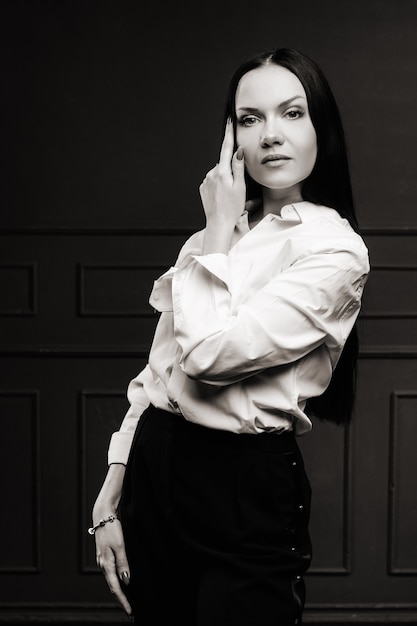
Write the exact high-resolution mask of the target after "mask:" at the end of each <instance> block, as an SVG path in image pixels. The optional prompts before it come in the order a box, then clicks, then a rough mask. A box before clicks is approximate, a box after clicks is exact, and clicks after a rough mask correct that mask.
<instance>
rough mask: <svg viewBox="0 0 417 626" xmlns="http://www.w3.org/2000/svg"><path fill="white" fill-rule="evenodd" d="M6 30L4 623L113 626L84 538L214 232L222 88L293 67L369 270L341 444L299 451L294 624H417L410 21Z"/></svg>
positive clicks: (171, 20) (69, 5)
mask: <svg viewBox="0 0 417 626" xmlns="http://www.w3.org/2000/svg"><path fill="white" fill-rule="evenodd" d="M0 27H1V31H0V34H1V36H0V46H1V64H2V71H1V83H2V90H1V91H2V94H1V106H2V111H1V121H2V131H1V141H0V145H1V153H2V157H3V158H2V175H1V196H0V197H1V214H0V367H1V378H0V424H1V431H0V433H1V436H0V476H1V480H2V497H3V498H2V499H3V505H2V507H3V514H1V515H0V520H1V521H0V525H1V534H0V536H1V537H2V540H3V542H2V543H3V545H2V548H1V549H0V582H1V584H0V623H2V624H9V623H16V622H28V621H29V622H37V623H38V624H40V623H49V624H51V623H59V624H61V623H63V622H66V623H68V622H73V623H87V622H89V623H90V622H95V623H98V622H102V623H112V624H116V623H119V622H121V621H123V615H122V612H121V610H120V609H119V608H118V607H116V606H115V605H114V603H112V597H111V596H110V595H109V593H108V591H107V588H106V586H105V583H104V580H103V579H102V577H101V574H100V573H99V572H98V571H97V569H96V566H95V560H94V544H93V540H92V539H91V537H89V536H88V535H87V533H86V528H87V526H88V525H90V521H91V520H90V511H91V507H92V504H93V501H94V499H95V496H96V494H97V490H98V488H99V486H100V483H101V481H102V479H103V477H104V473H105V470H106V449H107V445H108V440H109V437H110V434H111V432H112V431H113V430H115V429H117V428H118V426H119V424H120V421H121V419H122V417H123V415H124V412H125V410H126V407H127V402H126V397H125V391H126V386H127V383H128V381H129V380H130V378H132V377H133V376H134V375H136V373H137V372H138V371H139V369H141V367H142V366H143V365H144V363H145V360H146V356H147V351H148V348H149V343H150V340H151V338H152V333H153V329H154V326H155V323H156V317H155V315H154V313H153V312H152V309H151V308H150V307H149V306H148V302H147V300H148V295H149V292H150V289H151V285H152V281H153V280H154V279H155V278H156V277H157V276H158V275H159V274H161V273H162V271H164V270H165V269H166V268H167V267H169V265H171V264H172V263H173V261H174V260H175V258H176V254H177V251H178V249H179V246H180V245H181V244H182V243H183V241H184V240H185V238H186V237H187V236H188V235H189V234H191V232H193V231H194V230H196V229H197V228H200V227H202V226H203V223H204V221H203V211H202V208H201V203H200V199H199V194H198V187H199V184H200V182H201V180H202V179H203V178H204V175H205V174H206V172H207V171H208V169H210V168H211V167H212V166H213V165H214V163H215V162H216V161H217V158H218V151H219V147H220V142H221V136H222V128H221V122H222V117H223V105H224V97H225V91H226V87H227V84H228V80H229V77H230V75H231V73H232V71H233V69H234V68H235V66H236V65H237V64H238V63H239V62H240V61H241V60H242V58H243V57H245V56H247V55H249V54H252V53H254V52H256V51H258V50H261V49H265V48H275V47H283V46H287V47H295V48H298V49H299V50H301V51H302V52H304V53H306V54H308V55H309V56H311V57H312V58H313V59H314V60H315V61H317V62H318V63H319V65H321V67H322V69H323V70H324V72H325V74H326V75H327V77H328V79H329V81H330V84H331V86H332V88H333V91H334V93H335V96H336V98H337V100H338V102H339V105H340V109H341V113H342V117H343V120H344V124H345V130H346V135H347V140H348V144H349V147H350V160H351V168H352V178H353V184H354V190H355V197H356V201H357V212H358V216H359V221H360V225H361V227H362V229H363V234H364V238H365V241H366V243H367V245H368V247H369V250H370V256H371V265H372V272H371V277H370V279H369V282H368V286H367V288H366V292H365V298H364V306H363V311H362V313H361V316H360V336H361V355H360V372H359V374H360V375H359V389H358V402H357V409H356V413H355V419H354V422H353V424H352V426H351V427H350V428H346V429H341V428H335V427H332V426H324V425H321V424H315V426H314V429H313V432H312V433H311V434H309V435H308V437H305V438H303V439H302V441H300V445H301V446H302V448H303V452H304V454H305V458H306V463H307V466H308V471H309V473H310V476H311V481H312V484H313V491H314V494H315V495H314V499H313V516H312V535H313V542H314V545H315V552H314V557H313V564H312V569H311V572H310V574H309V575H308V580H307V588H308V596H307V610H306V617H305V619H306V623H316V624H318V623H320V624H324V623H327V624H336V623H337V624H342V623H346V624H348V623H349V624H350V623H355V624H358V623H374V624H379V623H387V622H390V623H396V624H398V623H405V622H407V623H417V601H416V598H417V593H416V589H417V502H416V498H417V495H416V494H417V478H416V458H415V442H416V439H417V382H416V381H417V361H416V359H417V326H416V319H417V289H416V287H417V260H416V250H417V211H416V200H417V198H416V196H417V185H416V175H415V172H416V166H417V162H416V144H417V114H416V110H417V87H416V84H417V1H416V0H339V1H337V2H335V1H333V2H330V1H329V0H297V1H296V2H288V1H285V2H284V1H281V0H275V1H274V2H272V1H271V0H264V1H259V0H258V1H256V2H249V1H248V0H240V1H232V0H225V1H223V2H219V1H218V0H213V1H212V2H208V3H203V2H156V1H153V2H148V3H144V2H139V1H138V2H133V1H123V0H121V1H116V0H112V1H110V0H104V1H103V2H98V1H89V0H86V1H84V2H81V1H79V0H77V1H72V2H71V1H69V0H63V1H58V0H57V1H55V2H52V1H49V2H42V1H37V0H34V1H32V2H30V1H29V0H26V1H22V0H17V1H15V2H12V1H10V0H6V1H3V2H2V3H1V4H0ZM213 626H214V625H213Z"/></svg>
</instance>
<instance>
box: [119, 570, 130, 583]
mask: <svg viewBox="0 0 417 626" xmlns="http://www.w3.org/2000/svg"><path fill="white" fill-rule="evenodd" d="M120 580H121V581H122V582H124V584H125V585H128V584H129V581H130V576H129V572H122V573H121V574H120Z"/></svg>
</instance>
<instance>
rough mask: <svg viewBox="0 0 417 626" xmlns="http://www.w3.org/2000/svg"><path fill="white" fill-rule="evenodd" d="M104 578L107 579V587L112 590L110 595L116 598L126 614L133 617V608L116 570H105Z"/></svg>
mask: <svg viewBox="0 0 417 626" xmlns="http://www.w3.org/2000/svg"><path fill="white" fill-rule="evenodd" d="M104 578H105V579H106V582H107V586H108V588H109V589H110V593H112V594H114V595H115V596H116V598H117V600H118V602H119V603H120V605H121V606H122V607H123V609H124V610H125V611H126V613H127V614H128V615H132V607H131V606H130V604H129V601H128V599H127V597H126V596H125V594H124V593H123V591H122V589H121V587H120V583H119V579H118V577H117V574H116V572H115V570H108V569H107V570H106V569H105V570H104Z"/></svg>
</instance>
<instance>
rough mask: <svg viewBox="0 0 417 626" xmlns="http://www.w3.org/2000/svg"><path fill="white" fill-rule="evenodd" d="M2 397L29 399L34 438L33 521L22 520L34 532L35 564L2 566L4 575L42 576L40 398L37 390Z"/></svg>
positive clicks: (3, 392) (4, 392)
mask: <svg viewBox="0 0 417 626" xmlns="http://www.w3.org/2000/svg"><path fill="white" fill-rule="evenodd" d="M0 397H8V398H13V397H16V398H22V397H24V398H29V399H30V403H31V414H30V426H31V433H32V435H33V437H32V442H31V444H32V455H33V457H32V459H33V464H32V469H33V471H32V476H31V488H32V493H33V500H32V510H31V519H29V520H21V521H22V522H23V523H24V528H25V529H26V530H25V532H28V531H27V529H30V530H31V532H32V550H33V562H32V564H27V565H3V566H0V573H2V574H40V573H41V530H40V528H41V524H40V424H39V397H40V392H39V390H37V389H0Z"/></svg>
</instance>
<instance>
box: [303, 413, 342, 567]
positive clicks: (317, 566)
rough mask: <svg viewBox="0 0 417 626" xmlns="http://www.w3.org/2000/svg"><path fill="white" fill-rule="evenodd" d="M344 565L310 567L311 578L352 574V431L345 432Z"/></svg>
mask: <svg viewBox="0 0 417 626" xmlns="http://www.w3.org/2000/svg"><path fill="white" fill-rule="evenodd" d="M342 490H343V496H342V507H343V513H342V564H341V566H340V567H321V566H319V565H318V566H315V567H310V569H309V570H308V572H307V574H306V577H307V578H308V577H310V576H323V575H324V576H335V575H336V576H348V575H349V574H351V573H352V523H353V520H352V510H353V506H352V498H353V494H352V429H351V428H350V426H349V425H346V426H345V427H344V431H343V485H342Z"/></svg>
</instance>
